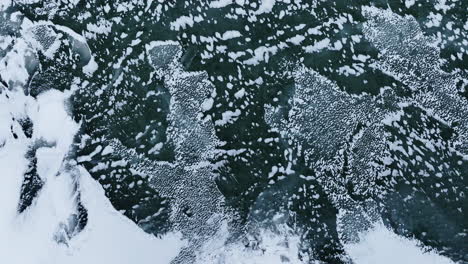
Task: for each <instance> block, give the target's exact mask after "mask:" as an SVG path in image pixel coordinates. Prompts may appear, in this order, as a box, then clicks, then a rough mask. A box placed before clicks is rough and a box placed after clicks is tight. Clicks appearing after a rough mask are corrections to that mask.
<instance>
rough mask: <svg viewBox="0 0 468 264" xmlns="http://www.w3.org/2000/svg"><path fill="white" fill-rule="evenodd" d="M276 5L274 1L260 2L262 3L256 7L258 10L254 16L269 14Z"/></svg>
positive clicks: (264, 0)
mask: <svg viewBox="0 0 468 264" xmlns="http://www.w3.org/2000/svg"><path fill="white" fill-rule="evenodd" d="M275 3H276V0H262V3H261V4H260V6H259V7H258V10H257V11H256V12H255V14H257V15H260V14H263V13H270V12H271V11H272V10H273V7H274V5H275Z"/></svg>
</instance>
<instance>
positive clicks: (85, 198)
mask: <svg viewBox="0 0 468 264" xmlns="http://www.w3.org/2000/svg"><path fill="white" fill-rule="evenodd" d="M31 26H32V24H31V23H28V21H26V23H23V29H28V28H30V27H31ZM61 30H62V31H67V32H69V33H70V32H72V31H71V30H63V28H62V29H61ZM24 32H25V30H22V33H24ZM71 35H74V34H73V33H71ZM27 37H30V36H29V35H27ZM72 37H74V38H75V39H77V40H83V38H82V37H79V36H76V35H74V36H72ZM28 41H29V40H25V39H24V38H18V39H17V40H16V42H15V46H14V48H13V49H12V51H10V52H9V53H8V54H6V56H5V57H4V58H3V59H2V60H1V62H0V75H1V76H2V78H3V79H4V80H5V81H7V82H10V83H14V84H15V85H14V86H12V87H10V89H9V90H7V89H4V88H2V89H0V167H1V168H2V173H1V174H0V181H1V183H2V184H0V211H1V214H0V234H1V236H0V256H1V258H2V263H3V262H4V263H19V264H55V263H57V264H58V263H70V264H74V263H77V264H78V263H90V264H106V263H109V264H110V263H112V264H116V263H117V264H118V263H122V264H128V263H148V264H149V263H155V262H156V263H169V262H170V261H171V260H172V259H173V258H175V257H176V256H177V255H178V254H179V251H180V250H181V248H182V247H184V245H185V241H184V240H182V238H181V234H180V233H168V234H166V235H165V236H162V237H160V238H156V237H154V236H153V235H150V234H147V233H145V232H144V231H142V230H141V229H140V228H139V227H138V226H137V225H136V224H135V223H133V222H132V221H131V220H129V219H127V218H126V217H125V216H123V215H122V214H121V213H120V212H118V211H117V210H115V209H114V208H113V207H112V205H111V203H110V202H109V200H108V198H107V197H106V196H105V194H104V190H103V189H102V187H101V186H100V185H99V184H98V183H97V182H96V181H95V180H94V179H93V178H92V177H91V175H90V174H89V173H88V172H87V171H86V170H85V169H84V168H83V167H80V166H77V165H76V164H77V162H76V160H74V159H72V157H73V155H68V154H69V153H70V151H71V150H72V144H73V142H74V138H75V135H76V133H77V131H78V129H79V127H80V124H78V123H76V122H75V121H74V120H73V119H72V118H71V115H70V113H69V112H68V111H67V109H68V107H67V105H68V101H69V99H70V97H71V95H72V93H73V89H70V90H65V91H64V92H61V91H58V90H54V89H51V90H48V91H46V92H43V93H41V94H40V95H39V96H37V98H33V97H31V96H27V95H25V93H24V92H23V88H22V85H23V84H25V83H26V81H27V80H28V78H29V74H28V71H27V69H26V64H27V63H28V62H27V56H29V55H28V51H29V46H28ZM84 43H85V42H84ZM5 62H8V63H5ZM29 63H31V61H30V62H29ZM25 118H29V119H30V120H31V123H32V126H33V127H32V128H33V130H32V131H33V133H32V135H31V137H30V138H28V137H26V135H25V134H24V132H23V129H22V128H21V126H20V124H19V123H18V120H21V119H25ZM43 141H46V142H47V144H44V146H40V147H39V148H37V150H36V151H35V155H36V158H37V173H38V176H39V178H40V179H42V181H43V182H44V184H43V187H42V188H41V189H40V191H39V192H38V193H37V196H36V197H35V199H34V200H33V202H32V204H31V205H30V206H29V207H27V209H26V210H25V211H24V212H22V213H21V214H20V213H18V205H19V202H20V193H21V186H22V183H23V178H24V173H25V171H26V170H27V167H28V164H29V163H30V161H28V160H27V158H26V153H27V152H28V150H29V149H30V148H31V147H32V146H34V145H36V144H37V143H39V142H43ZM105 151H106V152H110V151H111V150H109V149H105ZM78 195H79V197H80V201H81V203H82V205H83V206H84V207H85V208H86V210H87V213H88V222H87V225H86V226H85V227H84V229H83V230H82V231H81V232H80V233H78V234H77V235H75V236H73V237H72V238H71V239H70V240H67V241H65V244H64V243H58V242H57V235H59V234H60V233H61V232H62V231H63V226H64V224H66V223H68V220H69V219H70V216H71V215H72V214H74V213H75V212H76V208H77V201H78V200H77V197H78Z"/></svg>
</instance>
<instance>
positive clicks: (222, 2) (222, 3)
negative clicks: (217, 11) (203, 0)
mask: <svg viewBox="0 0 468 264" xmlns="http://www.w3.org/2000/svg"><path fill="white" fill-rule="evenodd" d="M232 3H233V2H232V0H218V1H212V2H211V3H210V7H211V8H222V7H226V6H228V5H230V4H232Z"/></svg>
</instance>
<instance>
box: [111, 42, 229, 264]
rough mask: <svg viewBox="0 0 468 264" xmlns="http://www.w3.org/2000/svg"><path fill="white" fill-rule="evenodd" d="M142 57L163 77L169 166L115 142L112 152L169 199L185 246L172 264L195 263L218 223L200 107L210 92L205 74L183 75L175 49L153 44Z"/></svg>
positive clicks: (212, 140)
mask: <svg viewBox="0 0 468 264" xmlns="http://www.w3.org/2000/svg"><path fill="white" fill-rule="evenodd" d="M147 52H148V55H149V58H150V60H151V63H152V65H153V66H154V68H155V70H156V73H157V74H160V75H161V76H165V78H164V85H165V86H166V87H167V88H168V90H169V93H170V95H171V101H170V106H169V108H170V113H169V115H168V117H167V118H168V120H169V126H168V129H167V134H168V142H167V144H172V145H173V146H174V149H175V160H174V161H173V162H157V161H152V160H149V159H147V158H145V157H144V156H143V155H138V154H136V153H135V152H134V151H131V150H128V149H126V148H125V147H124V146H123V145H122V144H121V143H120V142H118V141H117V140H115V141H114V142H113V143H112V145H113V148H114V149H115V150H116V151H117V152H118V153H119V154H120V155H122V156H123V157H125V158H126V159H127V160H129V161H131V162H132V164H133V166H132V167H133V168H134V169H136V170H137V171H139V172H140V173H143V174H145V175H147V176H149V177H150V182H151V185H152V186H153V187H154V188H155V189H156V190H157V191H158V192H159V193H160V194H161V195H162V196H164V197H167V198H169V202H170V206H171V213H170V221H171V223H172V225H173V227H174V230H177V231H180V232H181V233H182V234H183V235H184V237H185V238H186V239H187V240H188V243H189V244H188V246H187V247H186V248H184V249H183V250H182V252H181V253H180V254H179V256H178V258H176V259H175V260H174V263H188V262H192V261H194V258H195V252H196V251H197V250H199V249H200V247H201V246H202V245H203V244H204V243H205V242H206V241H208V240H209V239H211V238H212V237H214V236H215V234H216V233H217V231H218V230H219V228H220V227H221V224H222V222H223V220H225V216H224V212H223V210H222V207H221V205H222V203H223V199H222V195H221V193H220V192H219V190H218V188H217V186H216V183H215V179H214V174H213V173H212V170H213V167H212V164H211V163H210V162H209V161H210V159H212V158H213V157H214V155H215V149H216V147H217V145H219V144H220V142H219V140H218V139H217V137H216V136H215V132H214V125H213V123H212V121H211V119H210V118H209V117H207V118H203V113H202V110H203V109H202V105H203V103H204V101H205V100H206V99H207V97H208V96H209V95H210V94H211V93H212V90H213V89H214V87H213V85H212V84H211V83H210V82H209V81H208V76H207V74H206V73H204V72H184V71H183V69H182V66H181V65H180V64H179V62H178V59H179V56H180V47H179V46H177V45H175V44H174V43H171V42H153V43H152V44H151V45H148V46H147Z"/></svg>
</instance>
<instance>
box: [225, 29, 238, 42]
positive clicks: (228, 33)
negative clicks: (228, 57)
mask: <svg viewBox="0 0 468 264" xmlns="http://www.w3.org/2000/svg"><path fill="white" fill-rule="evenodd" d="M240 36H242V34H241V33H240V32H239V31H237V30H228V31H226V32H224V33H223V37H222V39H223V40H228V39H233V38H238V37H240Z"/></svg>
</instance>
